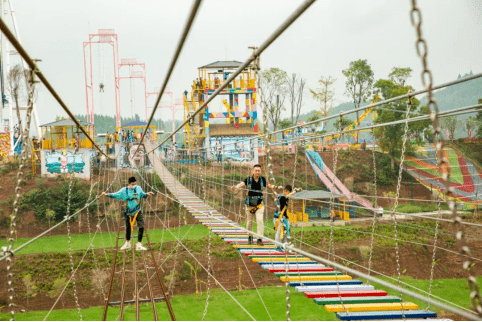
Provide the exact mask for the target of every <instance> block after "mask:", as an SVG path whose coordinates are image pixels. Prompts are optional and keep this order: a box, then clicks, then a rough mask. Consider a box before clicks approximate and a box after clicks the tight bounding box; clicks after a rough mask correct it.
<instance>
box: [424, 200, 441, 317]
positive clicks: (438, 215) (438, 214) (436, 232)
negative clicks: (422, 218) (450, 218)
mask: <svg viewBox="0 0 482 322" xmlns="http://www.w3.org/2000/svg"><path fill="white" fill-rule="evenodd" d="M437 199H438V202H437V220H436V221H435V231H434V236H433V249H432V265H431V267H430V283H429V287H428V294H427V297H428V298H430V296H431V295H432V287H433V277H434V271H435V256H436V253H437V240H438V232H439V226H440V221H439V219H440V218H442V207H441V197H440V194H437ZM429 309H430V303H427V308H426V309H425V310H426V311H428V310H429Z"/></svg>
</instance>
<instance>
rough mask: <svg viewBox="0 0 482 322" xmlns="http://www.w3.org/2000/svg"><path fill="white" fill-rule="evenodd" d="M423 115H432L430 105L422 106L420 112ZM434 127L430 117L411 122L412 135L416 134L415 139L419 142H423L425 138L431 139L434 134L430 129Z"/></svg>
mask: <svg viewBox="0 0 482 322" xmlns="http://www.w3.org/2000/svg"><path fill="white" fill-rule="evenodd" d="M419 114H421V115H430V110H429V108H428V106H421V107H420V112H419ZM431 127H432V121H431V120H430V119H426V120H422V121H417V122H413V123H410V130H411V131H410V132H411V135H413V136H414V139H415V140H416V141H417V143H418V144H421V143H422V141H423V140H425V139H431V138H432V137H433V134H432V132H431V131H428V130H429V129H431Z"/></svg>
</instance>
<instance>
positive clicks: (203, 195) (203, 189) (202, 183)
mask: <svg viewBox="0 0 482 322" xmlns="http://www.w3.org/2000/svg"><path fill="white" fill-rule="evenodd" d="M207 155H208V151H207V150H206V160H205V161H204V173H203V172H202V165H201V163H199V165H200V175H201V188H202V199H203V200H204V202H207V197H206V196H207V195H206V190H207V189H206V172H207V162H208V158H207ZM213 167H214V166H213ZM207 205H209V203H207ZM208 213H209V212H208ZM207 257H208V271H207V273H208V275H207V280H206V282H207V290H206V303H205V304H204V312H203V317H202V320H203V321H205V320H206V314H207V313H208V307H209V297H210V294H211V231H209V230H208V253H207Z"/></svg>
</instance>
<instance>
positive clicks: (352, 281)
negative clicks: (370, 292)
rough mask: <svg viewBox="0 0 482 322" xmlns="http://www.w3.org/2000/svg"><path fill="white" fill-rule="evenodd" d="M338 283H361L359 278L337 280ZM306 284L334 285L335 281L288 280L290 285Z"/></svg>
mask: <svg viewBox="0 0 482 322" xmlns="http://www.w3.org/2000/svg"><path fill="white" fill-rule="evenodd" d="M338 284H340V285H361V284H363V282H362V281H360V280H349V281H338ZM308 285H315V286H318V285H336V281H306V282H290V286H308Z"/></svg>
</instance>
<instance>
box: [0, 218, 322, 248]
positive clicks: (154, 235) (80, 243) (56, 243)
mask: <svg viewBox="0 0 482 322" xmlns="http://www.w3.org/2000/svg"><path fill="white" fill-rule="evenodd" d="M241 224H242V225H244V224H245V223H241ZM272 226H273V221H272V220H267V221H265V228H270V230H271V231H273V229H272ZM303 229H304V231H311V230H314V231H318V230H326V229H330V227H305V228H303ZM293 230H294V231H301V228H294V229H293ZM170 231H171V232H172V233H173V234H174V235H176V236H177V234H178V229H177V228H172V229H170ZM253 231H256V223H254V225H253ZM267 231H268V230H267ZM148 232H149V238H150V241H151V243H159V242H161V239H162V229H154V230H149V231H148ZM134 233H135V232H134ZM207 234H208V229H207V228H206V227H204V226H203V225H200V224H197V225H193V226H192V228H191V226H190V225H189V226H182V227H181V237H182V238H183V239H200V238H202V237H204V236H207ZM92 236H93V234H92ZM213 236H214V235H213ZM30 239H31V238H19V239H17V240H16V241H15V245H14V248H16V247H18V246H20V245H22V244H24V243H26V242H27V241H29V240H30ZM102 239H103V240H104V243H102ZM174 240H175V238H174V237H173V236H172V235H171V234H170V233H169V232H164V238H163V241H164V242H169V241H174ZM120 242H121V243H123V241H122V240H121V241H120ZM145 242H146V239H145V238H144V243H145ZM88 244H89V234H80V235H78V234H77V235H75V234H74V235H72V250H82V249H86V247H87V246H88ZM103 244H104V245H105V247H114V246H115V233H105V232H104V233H102V236H101V235H100V234H97V235H96V236H95V238H94V241H93V245H94V248H102V247H103V246H102V245H103ZM6 245H7V241H6V240H0V246H6ZM68 250H69V244H68V236H67V235H57V236H44V237H42V238H40V239H38V240H37V241H35V242H34V243H32V244H30V245H28V246H27V247H25V248H23V249H22V250H20V251H19V252H18V253H16V254H38V253H50V252H67V251H68Z"/></svg>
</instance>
